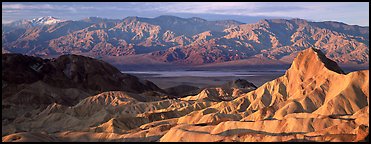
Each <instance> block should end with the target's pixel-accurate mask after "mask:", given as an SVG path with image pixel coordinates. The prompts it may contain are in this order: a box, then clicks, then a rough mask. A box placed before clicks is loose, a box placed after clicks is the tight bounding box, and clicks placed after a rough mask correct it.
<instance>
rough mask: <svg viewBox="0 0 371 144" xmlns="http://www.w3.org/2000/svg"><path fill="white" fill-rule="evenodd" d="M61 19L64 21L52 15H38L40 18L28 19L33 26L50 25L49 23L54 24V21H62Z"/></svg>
mask: <svg viewBox="0 0 371 144" xmlns="http://www.w3.org/2000/svg"><path fill="white" fill-rule="evenodd" d="M63 21H65V20H60V19H57V18H55V17H52V16H46V17H40V18H35V19H32V20H30V22H31V24H32V25H33V26H37V25H51V24H56V23H60V22H63Z"/></svg>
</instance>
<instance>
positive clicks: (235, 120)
mask: <svg viewBox="0 0 371 144" xmlns="http://www.w3.org/2000/svg"><path fill="white" fill-rule="evenodd" d="M225 86H227V87H230V88H231V89H224V88H222V87H219V88H218V87H217V88H212V89H209V88H207V89H204V90H202V91H201V92H200V93H198V94H197V95H189V96H186V97H183V98H177V99H176V98H175V99H158V98H156V97H150V98H146V97H144V96H143V95H141V94H135V93H130V92H124V91H108V92H104V93H100V94H97V95H93V96H89V97H87V98H85V99H82V100H80V101H79V102H78V103H77V104H75V105H73V106H65V105H61V104H57V103H53V104H50V105H48V106H47V107H45V108H42V109H41V108H40V109H37V110H33V111H31V112H29V113H28V114H25V115H22V116H19V117H16V118H15V119H14V120H13V121H12V122H7V123H5V124H4V118H3V123H2V124H3V129H2V134H3V137H2V141H3V142H4V141H136V142H138V141H141V142H144V141H160V142H169V141H176V142H179V141H212V142H224V141H225V142H227V141H228V142H255V141H256V142H258V141H266V142H278V141H286V142H288V141H296V142H301V141H322V142H324V141H346V142H350V141H354V142H356V141H357V142H358V141H365V140H368V135H369V71H368V70H362V71H355V72H351V73H348V74H346V73H344V72H343V71H342V69H341V68H340V67H339V66H338V65H337V63H336V62H334V61H332V60H330V59H328V58H327V57H326V56H325V54H324V53H322V52H321V51H320V50H318V49H314V48H309V49H305V50H303V51H301V52H299V53H298V55H297V56H296V57H295V59H294V61H293V63H292V64H291V67H290V68H289V69H288V70H287V71H286V73H285V75H283V76H281V77H279V78H277V79H275V80H272V81H269V82H267V83H265V84H264V85H262V86H260V87H258V88H255V86H254V85H253V84H251V83H249V82H246V81H243V80H236V81H233V82H230V83H227V84H226V85H224V87H225ZM3 87H4V86H3ZM238 88H243V89H244V88H253V89H252V90H250V91H248V92H240V91H239V89H238ZM3 89H4V88H3ZM4 107H5V106H4V105H3V112H4Z"/></svg>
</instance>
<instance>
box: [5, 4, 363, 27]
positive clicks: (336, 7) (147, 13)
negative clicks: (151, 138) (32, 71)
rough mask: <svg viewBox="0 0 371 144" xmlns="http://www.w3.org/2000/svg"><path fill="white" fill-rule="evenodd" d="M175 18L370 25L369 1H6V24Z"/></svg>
mask: <svg viewBox="0 0 371 144" xmlns="http://www.w3.org/2000/svg"><path fill="white" fill-rule="evenodd" d="M160 15H174V16H179V17H184V18H189V17H200V18H203V19H206V20H222V19H234V20H237V21H240V22H243V23H249V22H251V21H249V19H262V18H301V19H307V20H311V21H338V22H344V23H346V24H350V25H360V26H369V2H354V3H352V2H2V23H9V22H12V21H15V20H20V19H33V18H37V17H42V16H53V17H56V18H60V19H66V20H80V19H83V18H87V17H94V16H98V17H103V18H115V19H124V18H125V17H128V16H139V17H149V18H153V17H157V16H160Z"/></svg>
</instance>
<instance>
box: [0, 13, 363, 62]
mask: <svg viewBox="0 0 371 144" xmlns="http://www.w3.org/2000/svg"><path fill="white" fill-rule="evenodd" d="M49 18H50V19H51V20H49V21H47V22H45V20H46V19H44V20H43V19H34V21H37V20H40V21H41V22H42V23H44V25H38V26H32V25H31V26H30V25H22V22H18V23H12V24H8V25H3V33H2V41H3V42H2V50H3V53H4V52H13V53H23V54H27V55H35V56H46V55H56V56H58V55H62V54H80V55H85V56H91V57H95V58H101V57H107V56H115V57H117V58H119V57H128V56H129V57H130V58H134V57H135V58H134V59H150V60H151V61H156V63H169V64H178V65H179V64H181V65H184V64H187V65H200V64H212V63H221V62H229V61H236V60H247V59H256V58H262V59H269V60H270V61H277V62H276V63H291V62H292V60H293V58H294V56H295V55H296V54H297V53H298V52H299V51H301V50H304V49H306V48H308V47H317V48H319V49H321V50H322V51H323V52H324V53H325V55H326V56H327V57H329V58H331V59H333V60H334V61H336V62H338V63H340V64H361V65H362V64H363V65H365V64H368V63H369V57H368V55H369V28H368V27H361V26H356V25H347V24H344V23H340V22H332V21H325V22H311V21H307V20H304V19H289V20H287V19H263V20H260V21H259V22H257V23H253V24H243V23H241V22H238V21H234V20H218V21H207V20H205V19H202V18H197V17H192V18H180V17H175V16H169V15H163V16H159V17H155V18H142V17H127V18H124V19H105V18H99V17H89V18H86V19H83V20H78V21H57V20H53V17H49ZM46 23H47V24H46ZM129 61H130V60H129ZM142 61H143V60H142ZM124 63H125V62H124ZM134 63H135V62H134ZM149 63H154V62H149Z"/></svg>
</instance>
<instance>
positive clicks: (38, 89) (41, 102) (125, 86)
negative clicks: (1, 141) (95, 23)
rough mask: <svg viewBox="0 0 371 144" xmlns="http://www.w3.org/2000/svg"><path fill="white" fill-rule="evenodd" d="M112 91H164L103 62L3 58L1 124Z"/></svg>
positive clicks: (71, 57) (73, 57) (70, 58)
mask: <svg viewBox="0 0 371 144" xmlns="http://www.w3.org/2000/svg"><path fill="white" fill-rule="evenodd" d="M114 90H120V91H126V92H131V93H144V92H148V91H158V92H160V93H161V92H163V90H162V89H160V88H158V87H157V86H156V85H155V84H153V83H152V82H150V81H146V80H141V79H138V78H137V77H135V76H132V75H129V74H122V73H121V72H120V71H119V70H118V69H116V68H115V67H113V66H111V65H109V64H108V63H106V62H103V61H101V60H95V59H92V58H88V57H84V56H79V55H62V56H60V57H58V58H55V59H42V58H38V57H32V56H26V55H21V54H3V55H2V93H1V96H2V106H3V108H2V112H3V114H2V120H3V122H4V120H6V121H7V122H9V121H12V120H14V118H16V117H19V116H21V115H24V114H27V113H29V112H30V111H32V110H35V109H39V108H40V109H42V108H45V107H46V106H47V105H49V104H53V103H57V104H60V105H65V106H72V105H75V104H77V103H78V102H79V101H80V100H82V99H84V98H86V97H88V96H91V95H95V94H99V93H102V92H105V91H114ZM14 110H16V112H14ZM5 123H6V122H5Z"/></svg>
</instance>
